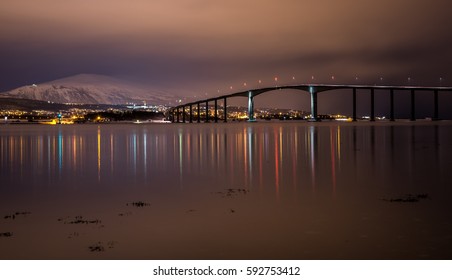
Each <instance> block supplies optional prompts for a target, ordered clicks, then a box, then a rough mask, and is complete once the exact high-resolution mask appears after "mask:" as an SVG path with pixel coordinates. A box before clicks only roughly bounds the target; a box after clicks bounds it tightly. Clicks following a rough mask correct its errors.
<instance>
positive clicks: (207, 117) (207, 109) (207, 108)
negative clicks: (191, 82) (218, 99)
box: [206, 101, 209, 123]
mask: <svg viewBox="0 0 452 280" xmlns="http://www.w3.org/2000/svg"><path fill="white" fill-rule="evenodd" d="M208 122H209V101H206V123H208Z"/></svg>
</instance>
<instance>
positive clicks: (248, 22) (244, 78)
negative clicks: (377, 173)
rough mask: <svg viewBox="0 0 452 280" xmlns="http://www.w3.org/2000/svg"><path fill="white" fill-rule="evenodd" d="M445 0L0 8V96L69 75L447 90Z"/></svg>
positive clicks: (82, 2) (209, 84)
mask: <svg viewBox="0 0 452 280" xmlns="http://www.w3.org/2000/svg"><path fill="white" fill-rule="evenodd" d="M451 6H452V4H450V1H446V0H434V1H432V0H419V1H409V0H379V1H373V0H343V1H326V0H315V1H314V0H299V1H296V0H278V1H276V0H275V1H271V0H263V1H262V0H240V1H238V0H229V1H205V0H185V1H182V0H180V1H163V0H153V1H149V0H133V1H117V0H97V1H90V0H77V1H75V0H74V1H61V0H37V1H28V0H1V2H0V39H1V42H2V43H1V45H0V61H1V62H2V63H1V65H0V75H1V78H0V90H2V91H3V90H7V89H10V88H14V87H17V86H21V85H25V84H30V83H39V82H44V81H49V80H54V79H57V78H61V77H66V76H70V75H74V74H79V73H94V74H105V75H111V76H117V77H127V78H130V79H134V80H138V81H142V82H145V83H148V84H149V85H153V86H159V87H163V86H168V87H171V88H172V89H174V90H176V91H177V90H178V88H179V89H180V90H181V92H187V91H188V92H190V91H193V93H196V92H201V91H206V92H207V91H208V92H213V91H216V90H217V89H222V90H223V89H224V90H225V89H227V88H229V86H234V87H240V86H241V85H243V83H244V82H247V83H248V84H249V85H252V84H253V83H256V82H257V80H258V79H262V80H263V81H265V82H267V83H271V81H272V77H274V76H279V77H280V80H281V81H287V82H290V79H292V77H294V76H295V77H296V79H297V80H298V81H300V82H306V81H309V80H310V78H311V76H312V75H314V76H315V78H316V81H318V82H327V81H328V80H329V79H330V77H331V76H332V75H334V76H335V77H336V81H337V82H344V83H345V82H351V81H353V80H354V78H355V76H359V78H360V81H362V82H365V83H374V82H376V81H377V80H379V78H380V77H384V80H385V81H387V82H388V83H403V82H406V78H407V77H409V76H410V77H412V79H413V80H414V81H416V82H418V83H422V84H428V85H436V84H435V83H438V80H439V77H443V79H444V81H446V82H447V81H449V80H451V81H452V71H451V70H450V65H451V64H452V54H451V51H450V49H451V44H452V35H451V32H450V27H451V26H452V17H451V16H450V15H449V12H450V8H451Z"/></svg>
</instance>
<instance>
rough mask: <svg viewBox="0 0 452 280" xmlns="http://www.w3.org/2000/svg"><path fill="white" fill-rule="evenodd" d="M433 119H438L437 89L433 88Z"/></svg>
mask: <svg viewBox="0 0 452 280" xmlns="http://www.w3.org/2000/svg"><path fill="white" fill-rule="evenodd" d="M432 120H434V121H437V120H439V111H438V90H437V89H435V91H434V92H433V119H432Z"/></svg>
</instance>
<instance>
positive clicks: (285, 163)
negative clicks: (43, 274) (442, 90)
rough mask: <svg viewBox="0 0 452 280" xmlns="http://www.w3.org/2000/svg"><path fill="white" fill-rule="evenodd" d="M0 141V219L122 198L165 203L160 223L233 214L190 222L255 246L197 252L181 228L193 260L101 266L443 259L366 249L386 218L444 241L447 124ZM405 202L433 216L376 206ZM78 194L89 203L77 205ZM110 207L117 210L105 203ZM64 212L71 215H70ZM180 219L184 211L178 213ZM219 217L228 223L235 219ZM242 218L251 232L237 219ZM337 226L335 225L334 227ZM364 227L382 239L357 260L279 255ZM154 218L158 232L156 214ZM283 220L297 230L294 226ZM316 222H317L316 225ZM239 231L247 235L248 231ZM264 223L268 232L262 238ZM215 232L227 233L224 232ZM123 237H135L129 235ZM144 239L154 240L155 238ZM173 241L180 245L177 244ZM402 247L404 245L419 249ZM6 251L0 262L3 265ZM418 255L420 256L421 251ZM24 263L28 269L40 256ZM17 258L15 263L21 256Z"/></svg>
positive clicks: (48, 133)
mask: <svg viewBox="0 0 452 280" xmlns="http://www.w3.org/2000/svg"><path fill="white" fill-rule="evenodd" d="M0 133H1V134H0V153H1V155H0V179H1V180H0V181H1V186H0V193H1V194H2V196H1V198H0V200H1V202H2V205H3V206H0V210H2V211H3V212H5V213H7V212H10V211H16V210H11V209H10V208H8V207H12V206H11V205H15V201H17V203H16V204H17V205H20V207H15V208H14V209H17V208H26V207H31V208H33V209H34V211H40V210H41V211H43V212H46V211H47V212H50V211H57V212H58V213H63V212H65V211H68V212H76V210H75V209H79V211H87V212H90V211H91V212H95V213H96V211H97V210H94V209H97V207H99V206H97V205H96V203H97V201H98V200H99V199H103V203H104V207H105V208H106V209H108V210H105V213H106V214H105V215H107V214H108V213H110V215H116V214H117V213H116V212H114V211H117V210H113V208H115V207H119V206H118V205H124V204H125V203H126V202H130V199H131V198H132V197H135V198H139V199H141V198H142V197H144V198H148V199H149V200H152V201H153V202H154V203H155V204H158V203H161V202H162V201H165V204H164V206H161V207H162V208H161V209H159V213H160V214H162V213H166V212H169V213H172V211H175V209H178V208H179V207H204V208H205V209H204V210H205V211H206V213H217V212H215V211H218V213H220V214H219V215H220V216H221V215H223V214H221V213H224V211H227V210H224V209H229V208H231V207H236V208H239V209H240V210H241V211H242V213H244V214H243V215H244V216H240V215H235V217H236V219H237V221H232V220H229V217H225V216H221V217H222V218H221V219H220V220H221V221H222V223H223V224H224V227H225V228H224V232H222V233H218V232H216V228H221V226H220V225H218V224H215V228H214V223H213V222H212V221H211V220H209V219H210V218H212V217H210V216H205V217H204V216H202V215H201V217H199V221H198V222H199V223H201V224H203V226H202V227H203V230H204V231H207V232H210V233H211V234H213V235H212V236H216V237H217V238H218V239H219V240H220V241H224V240H225V238H226V237H225V236H226V235H228V236H231V235H232V236H234V234H236V233H235V232H233V231H234V229H235V228H237V227H239V228H240V227H242V228H246V229H247V232H248V234H249V238H246V236H248V235H246V236H240V237H239V236H237V240H242V241H240V242H245V243H243V244H242V245H243V246H244V244H246V246H255V247H251V248H248V250H246V251H242V250H241V249H239V248H237V247H234V246H232V245H230V247H231V249H230V250H229V251H228V249H226V248H225V247H224V246H223V247H222V246H219V245H217V243H215V241H219V240H211V242H212V243H208V245H199V244H198V243H196V242H198V239H197V238H195V237H194V236H197V235H198V234H200V232H198V229H195V227H194V226H193V227H189V228H185V231H186V232H188V235H187V236H191V235H190V233H191V234H193V236H191V237H190V238H191V239H190V240H191V241H192V242H195V243H196V244H198V245H199V246H200V248H203V251H199V252H198V251H196V250H194V251H193V254H189V253H186V251H183V252H184V253H182V249H180V250H181V251H178V250H177V249H175V248H173V250H169V251H168V252H167V254H168V255H165V254H163V253H162V252H160V255H159V254H157V253H158V252H159V251H158V250H157V251H155V252H157V253H156V255H152V254H151V253H149V252H147V253H145V252H144V251H143V252H141V251H139V250H138V249H136V248H135V249H130V250H131V251H133V252H129V251H127V250H126V249H124V250H125V251H122V253H121V254H119V255H117V256H116V255H114V253H111V254H112V255H108V254H107V255H103V256H100V257H101V258H102V257H105V258H122V257H123V258H128V257H130V258H164V257H166V258H241V257H243V258H248V257H250V258H422V257H421V255H422V256H425V257H426V258H435V257H436V258H443V257H444V256H446V257H450V254H446V255H444V253H439V250H438V251H435V250H433V249H429V250H430V251H429V252H428V253H425V252H424V251H425V250H427V249H425V248H424V249H422V250H424V251H422V250H421V251H422V254H421V253H419V252H418V251H419V250H418V251H416V252H413V251H412V250H411V251H410V250H409V249H407V248H405V247H403V248H399V249H398V251H397V252H396V253H391V252H392V251H391V250H390V249H389V247H384V246H383V247H382V248H381V247H378V246H377V247H373V246H374V245H375V244H379V242H380V243H381V242H384V240H385V239H387V238H388V236H390V233H389V232H391V229H387V231H388V232H386V230H384V229H382V227H383V225H384V224H385V223H388V220H386V219H387V218H388V217H391V216H392V215H394V219H397V217H398V218H400V219H403V218H406V217H408V216H410V215H412V217H411V216H410V219H413V221H414V220H416V219H419V215H420V216H422V217H423V218H424V219H430V218H431V217H435V219H439V223H438V224H435V225H437V226H438V227H437V228H436V227H435V226H433V227H432V225H431V224H427V225H428V226H429V227H430V228H431V231H432V232H431V233H430V235H429V234H426V237H425V238H426V239H428V240H430V239H431V238H433V237H435V238H438V232H437V231H435V230H439V229H441V230H442V231H444V232H443V233H442V235H441V236H442V237H441V238H443V239H442V240H443V241H442V243H441V246H446V247H448V246H449V247H451V246H452V244H451V243H452V242H451V240H452V238H450V236H452V226H451V225H450V224H447V223H446V222H445V221H447V220H448V219H449V218H450V214H449V213H450V212H451V211H449V210H451V209H450V206H449V205H451V204H450V195H451V188H450V185H451V183H452V174H450V170H452V169H451V167H452V161H451V160H450V159H451V156H452V141H451V140H452V124H451V123H449V122H439V123H431V122H429V123H422V122H417V123H396V124H389V123H377V124H372V125H370V124H369V123H358V124H340V125H339V124H337V123H318V124H310V123H285V122H276V123H275V122H260V123H236V124H230V123H228V124H217V125H215V124H191V125H183V124H171V125H100V126H95V125H80V126H76V125H75V126H52V127H51V126H37V125H33V126H25V125H20V126H19V125H18V126H12V125H11V126H6V125H5V126H2V127H0ZM230 188H233V189H245V190H247V191H249V194H248V195H247V196H246V198H240V199H243V200H231V201H229V200H228V201H224V200H220V199H219V198H218V197H216V196H212V194H215V193H221V192H224V191H225V190H226V189H230ZM74 190H77V192H74ZM29 193H34V194H38V195H39V194H40V193H46V194H49V193H50V194H52V196H44V197H41V196H40V199H42V200H43V201H44V204H47V206H38V205H35V204H36V203H37V202H31V204H27V203H29V201H27V202H23V201H21V199H19V198H18V197H21V196H26V195H27V194H29ZM408 193H412V194H424V193H428V194H429V196H430V197H432V201H433V198H434V199H435V201H434V202H435V207H436V208H435V207H430V208H429V207H427V208H426V206H425V205H428V204H426V203H424V204H418V205H422V206H419V209H421V208H422V209H423V210H422V211H424V212H422V213H419V212H417V210H413V212H412V213H410V214H407V213H406V208H404V209H402V210H400V212H398V211H399V210H397V209H394V207H399V206H400V205H397V206H394V204H391V203H384V202H382V201H381V199H382V198H391V197H394V196H397V195H402V194H408ZM87 194H89V195H93V196H94V197H95V198H96V199H97V200H94V201H91V202H89V201H90V200H89V199H87ZM55 196H56V197H57V199H61V200H62V201H65V203H62V205H63V206H61V207H57V206H49V205H51V204H52V203H53V201H50V198H48V197H53V199H55ZM106 197H108V199H107V198H106ZM121 199H123V201H122V202H121V204H114V203H118V201H121ZM127 199H129V201H127ZM72 202H73V203H74V204H73V206H72V207H73V208H70V206H69V205H72V204H71V203H72ZM40 203H42V201H41V202H40ZM74 205H75V206H74ZM193 205H195V206H193ZM200 205H201V206H200ZM82 206H83V207H82ZM52 207H54V208H52ZM155 207H156V206H155ZM262 207H263V208H262ZM407 207H411V206H407ZM333 208H334V209H335V210H334V209H333ZM70 209H72V210H70ZM82 209H83V210H82ZM115 209H116V208H115ZM221 209H222V210H221ZM234 209H235V208H234ZM440 210H441V212H438V211H440ZM444 210H447V211H444ZM184 211H186V209H185V210H182V212H181V213H185V212H184ZM267 211H268V212H267ZM329 211H331V212H329ZM387 211H389V212H387ZM393 211H395V212H393ZM3 212H2V213H0V214H2V215H3V214H4V213H3ZM446 212H447V213H446ZM231 213H235V210H234V211H231ZM278 213H279V214H278ZM385 213H386V214H385ZM389 213H390V214H389ZM152 215H153V214H149V215H148V216H147V218H146V219H151V217H153V216H152ZM168 215H169V214H168ZM184 215H185V214H184ZM184 215H182V214H181V215H176V214H175V216H172V217H171V218H172V219H174V220H175V221H179V222H180V223H183V222H184V221H185V220H186V216H184ZM203 215H204V214H203ZM205 215H211V214H205ZM212 215H213V214H212ZM336 215H338V216H337V217H336ZM355 215H357V216H356V217H355ZM372 215H373V216H372ZM404 215H408V216H404ZM429 215H430V216H429ZM107 216H108V215H107ZM251 216H252V217H253V219H252V221H253V222H251V220H249V219H250V217H251ZM340 217H342V219H343V222H344V224H346V225H343V226H342V225H338V224H337V223H338V221H339V220H341V218H340ZM369 217H374V219H375V221H374V223H373V224H369V225H367V224H366V226H365V227H364V226H363V227H362V228H361V227H359V229H360V230H361V231H362V232H366V234H363V233H361V235H360V236H369V235H372V234H371V233H369V231H370V232H372V231H375V229H377V230H376V231H377V232H378V231H383V233H381V234H380V235H378V236H376V237H375V239H374V240H373V241H372V242H373V243H372V246H371V245H369V244H370V243H369V244H366V243H364V244H360V245H359V246H361V247H362V248H364V249H362V250H363V251H359V250H360V249H358V247H351V248H348V249H343V248H342V247H341V246H343V245H340V244H342V243H340V242H343V240H342V241H340V240H336V241H337V244H332V245H331V246H332V247H331V248H332V249H331V250H332V251H328V250H327V249H326V248H324V249H318V251H317V249H314V248H311V247H309V246H308V245H306V244H304V243H303V242H301V243H300V244H299V245H293V244H292V245H293V246H295V247H294V248H298V247H300V248H298V249H297V250H292V249H289V248H291V246H292V245H290V244H291V243H290V242H292V243H293V242H298V241H295V240H298V239H300V240H301V241H308V242H313V243H312V244H317V243H316V242H323V241H321V240H322V238H325V236H320V235H319V236H317V232H326V231H334V232H336V231H337V232H338V235H337V237H335V238H342V237H343V236H345V235H347V234H349V233H350V232H349V231H352V230H354V228H355V224H354V222H352V221H351V220H352V219H358V220H360V219H362V220H363V221H364V220H367V219H370V218H369ZM110 218H111V217H110ZM217 218H218V217H217ZM107 219H108V217H107ZM154 219H155V221H157V223H158V222H160V223H162V225H165V221H164V219H165V218H164V215H163V216H158V217H157V216H156V217H154ZM336 219H337V220H338V221H336ZM410 219H409V220H408V221H411V220H410ZM294 220H298V221H304V223H303V222H300V223H299V224H297V225H294V224H293V221H294ZM319 221H324V223H323V224H322V223H320V224H318V223H319ZM399 222H400V221H399ZM49 223H50V222H49ZM137 223H138V221H137ZM206 223H207V224H209V225H210V224H211V228H210V227H209V226H207V229H206ZM236 223H239V224H240V226H239V224H236ZM247 223H253V224H254V225H255V226H254V227H251V228H250V227H248V225H247ZM400 223H401V224H404V223H408V224H407V225H406V228H405V230H410V231H413V230H417V228H416V226H418V225H419V224H416V225H414V224H411V223H409V222H407V221H403V222H400ZM267 224H268V226H271V225H273V227H271V228H267ZM0 225H1V224H0ZM308 225H309V226H308ZM226 226H229V227H228V228H227V229H226ZM423 226H425V224H423ZM131 227H140V226H139V225H138V224H135V225H131ZM311 227H312V228H317V229H312V228H311ZM110 229H111V230H113V231H115V232H118V234H119V232H121V229H120V227H119V225H116V224H115V225H110ZM164 229H165V228H164V227H163V228H162V230H161V234H162V237H161V238H162V240H161V242H162V244H166V243H168V242H174V240H170V239H169V240H166V239H167V238H170V237H167V236H166V233H167V231H165V230H164ZM262 229H265V230H266V233H265V234H263V233H262V232H261V231H260V230H262ZM372 229H373V230H372ZM55 230H56V231H58V230H57V229H55ZM60 230H62V229H60ZM146 230H148V229H146ZM146 230H144V231H143V232H147V231H146ZM166 230H167V229H166ZM178 230H179V229H178ZM423 230H425V229H423ZM0 231H1V230H0ZM257 231H259V232H257ZM358 231H359V230H358ZM400 231H403V230H402V229H400ZM147 233H149V232H147ZM295 233H296V234H295ZM313 233H315V234H314V235H315V236H316V238H319V239H313V240H311V239H310V238H314V237H312V236H313ZM152 234H156V235H158V233H155V232H154V233H152ZM253 234H260V235H261V236H262V240H266V242H267V243H265V244H268V242H275V240H276V239H275V238H277V239H278V240H281V238H282V239H283V240H286V239H287V244H286V243H284V241H278V242H280V243H281V242H282V243H281V244H280V245H281V246H280V247H278V248H279V249H276V248H274V249H273V250H274V251H273V253H271V252H267V251H266V250H265V249H263V247H262V245H263V244H261V243H259V242H260V241H255V242H253V240H254V237H251V236H253ZM356 234H358V233H356ZM126 235H127V234H126ZM303 236H304V237H303ZM306 236H307V237H306ZM400 236H402V237H403V236H405V235H403V234H401V233H400V234H399V235H398V237H397V238H400ZM265 237H266V238H267V239H265ZM118 238H119V237H118ZM146 238H149V237H148V236H145V235H143V236H142V237H141V239H140V237H137V240H145V239H146ZM174 238H176V239H177V240H179V239H183V237H181V236H174ZM184 238H188V237H184ZM212 238H213V237H212ZM306 238H308V239H306ZM344 238H345V237H344ZM347 238H349V239H350V237H347ZM363 238H364V237H363ZM366 238H367V237H366ZM413 238H414V237H413ZM413 238H411V239H410V238H408V239H407V240H410V242H411V241H413V240H419V239H413ZM416 238H419V237H418V236H417V237H416ZM119 239H120V238H119ZM333 239H334V238H333ZM345 239H346V238H345ZM193 240H195V241H193ZM347 240H348V239H347ZM422 240H423V239H422ZM0 242H4V240H0ZM49 242H50V241H49ZM120 242H123V243H125V242H126V241H120ZM199 242H201V241H199ZM204 242H205V240H204ZM240 242H239V243H240ZM262 242H263V241H262ZM347 242H348V241H347ZM397 242H398V241H397V240H395V241H391V242H390V244H391V246H395V245H394V244H399V243H397ZM413 242H414V241H413ZM203 244H205V243H203ZM214 244H215V245H214ZM410 244H411V243H410ZM0 245H1V243H0ZM11 246H12V247H11V248H10V251H8V252H9V254H12V255H14V254H13V253H11V252H13V251H14V250H13V245H11ZM130 246H131V248H134V247H133V245H130ZM184 246H185V245H184ZM184 246H182V245H180V248H185V249H187V248H186V247H184ZM187 246H188V245H187ZM203 246H205V247H203ZM259 246H260V247H259ZM303 246H307V247H303ZM312 246H314V245H312ZM366 246H367V247H366ZM375 246H376V245H375ZM379 246H380V245H379ZM388 246H389V245H388ZM406 246H408V245H406ZM426 246H427V245H426ZM428 246H430V247H432V245H431V244H430V243H429V245H428ZM428 246H427V247H428ZM301 247H303V248H304V249H302V248H301ZM338 248H342V249H340V250H339V249H338ZM435 248H436V247H435ZM214 249H215V250H217V251H215V250H214ZM11 250H13V251H11ZM218 250H220V251H221V252H222V253H221V254H219V255H218V254H217V253H213V251H215V252H220V251H218ZM118 251H119V250H118ZM138 251H139V252H138ZM427 251H428V250H427ZM339 252H340V253H339ZM441 252H443V251H441ZM28 253H29V254H30V252H28ZM34 253H35V254H36V257H37V258H42V257H43V256H41V255H39V254H38V253H36V252H34ZM68 254H69V255H65V254H62V255H59V254H57V253H55V255H51V256H54V257H55V256H56V257H62V258H68V257H69V258H72V257H76V258H77V257H80V258H86V256H85V255H84V254H82V253H80V254H79V255H77V254H76V253H73V255H71V253H68ZM87 254H88V253H87ZM149 254H150V255H149ZM162 254H163V255H162ZM17 256H18V258H21V255H17ZM31 256H33V254H31ZM89 257H92V255H88V258H89ZM2 258H5V256H2ZM6 258H8V256H6ZM44 258H45V257H44Z"/></svg>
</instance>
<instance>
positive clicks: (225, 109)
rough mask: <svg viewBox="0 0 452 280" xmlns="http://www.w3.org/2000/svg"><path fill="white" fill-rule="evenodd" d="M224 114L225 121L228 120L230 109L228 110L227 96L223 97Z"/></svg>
mask: <svg viewBox="0 0 452 280" xmlns="http://www.w3.org/2000/svg"><path fill="white" fill-rule="evenodd" d="M223 114H224V122H228V110H227V103H226V97H225V98H224V99H223Z"/></svg>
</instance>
